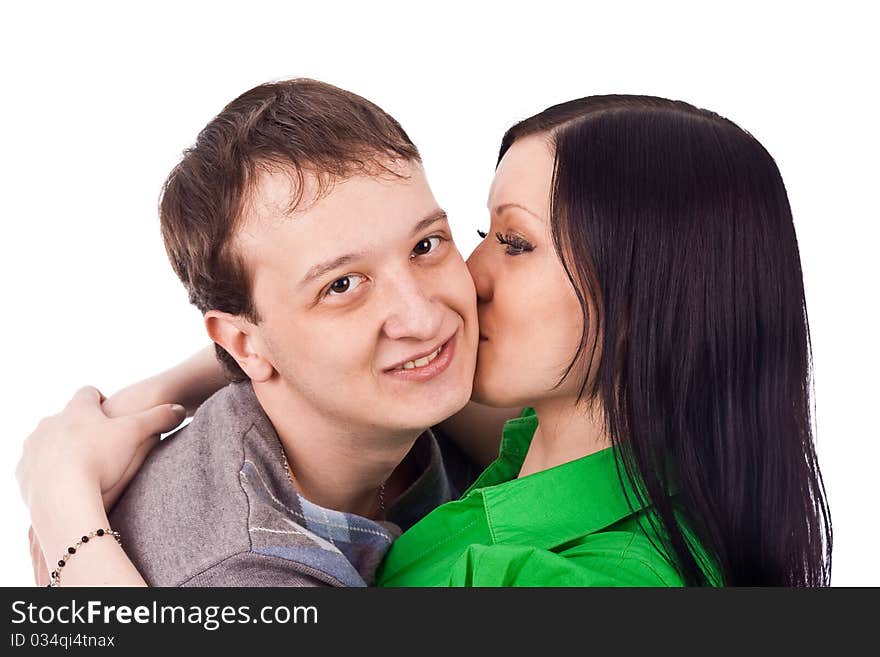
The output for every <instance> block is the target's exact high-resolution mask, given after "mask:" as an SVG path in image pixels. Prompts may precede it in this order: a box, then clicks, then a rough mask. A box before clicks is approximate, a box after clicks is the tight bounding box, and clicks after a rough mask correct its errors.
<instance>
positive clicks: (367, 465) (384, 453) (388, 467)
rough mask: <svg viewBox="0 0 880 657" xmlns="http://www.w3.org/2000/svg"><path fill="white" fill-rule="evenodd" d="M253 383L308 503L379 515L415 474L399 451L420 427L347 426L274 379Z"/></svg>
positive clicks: (406, 449)
mask: <svg viewBox="0 0 880 657" xmlns="http://www.w3.org/2000/svg"><path fill="white" fill-rule="evenodd" d="M253 387H254V393H255V395H256V397H257V400H258V401H259V403H260V406H262V408H263V411H264V412H265V413H266V415H267V416H268V418H269V421H270V422H271V423H272V425H273V426H274V427H275V431H276V433H277V434H278V437H279V439H280V440H281V444H282V446H283V449H284V452H285V454H286V457H287V461H288V463H289V466H290V474H291V480H292V482H291V484H292V485H295V486H296V488H297V490H298V491H299V493H300V494H301V495H302V496H303V497H305V498H306V499H307V500H309V501H310V502H312V503H313V504H317V505H318V506H322V507H325V508H328V509H334V510H336V511H343V512H346V513H354V514H357V515H361V516H365V517H369V518H379V517H381V516H382V515H383V513H382V506H384V507H388V506H390V504H391V503H392V502H393V501H394V500H395V499H396V497H397V496H398V495H399V494H400V493H401V492H403V491H404V490H405V489H406V488H408V486H409V484H410V483H412V481H413V480H414V479H415V477H416V476H417V474H418V473H417V472H416V471H415V468H414V467H413V464H412V463H411V462H410V461H411V459H405V457H406V456H407V454H408V453H409V451H410V450H411V449H412V446H413V444H414V443H415V441H416V439H417V438H418V437H419V435H420V434H421V433H422V432H421V431H419V430H415V431H401V432H397V433H395V432H391V431H388V430H382V429H380V428H377V427H366V426H353V425H352V424H350V423H346V422H343V421H341V420H340V419H338V418H334V417H332V416H328V415H324V414H321V413H319V412H317V411H316V410H315V409H314V407H313V406H311V405H310V404H308V403H307V402H306V401H305V400H303V399H302V397H301V396H299V395H297V394H296V393H295V392H294V391H291V390H290V389H289V387H287V385H286V384H285V383H284V382H283V381H280V380H274V379H273V380H272V381H270V382H265V383H254V384H253ZM278 458H279V460H281V459H282V458H283V457H282V455H281V453H280V452H279V454H278ZM382 498H384V499H382Z"/></svg>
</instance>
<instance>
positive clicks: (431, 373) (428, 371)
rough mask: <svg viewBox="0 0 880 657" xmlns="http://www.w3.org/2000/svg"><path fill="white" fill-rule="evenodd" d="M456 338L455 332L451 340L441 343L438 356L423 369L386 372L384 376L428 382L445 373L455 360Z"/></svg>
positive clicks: (415, 368)
mask: <svg viewBox="0 0 880 657" xmlns="http://www.w3.org/2000/svg"><path fill="white" fill-rule="evenodd" d="M456 338H458V331H456V332H455V333H454V334H453V336H452V337H451V338H449V339H448V340H447V341H446V342H444V343H443V345H442V346H443V348H442V349H441V350H440V354H439V355H438V356H437V358H435V359H434V360H432V361H431V362H430V363H428V364H427V365H425V366H424V367H414V368H413V369H411V370H386V371H385V374H387V375H388V376H393V377H394V378H395V379H400V380H402V381H416V382H421V381H429V380H430V379H433V378H434V377H436V376H439V375H440V374H442V373H443V372H445V371H446V368H448V367H449V364H450V363H451V362H452V359H453V358H455V343H456Z"/></svg>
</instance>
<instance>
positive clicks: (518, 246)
mask: <svg viewBox="0 0 880 657" xmlns="http://www.w3.org/2000/svg"><path fill="white" fill-rule="evenodd" d="M495 239H497V240H498V243H499V244H505V245H507V253H508V255H520V254H521V253H527V252H529V251H534V250H535V247H534V246H533V245H532V244H531V243H530V242H528V241H526V240H524V239H523V238H522V237H520V236H519V235H502V234H501V233H500V232H498V233H495Z"/></svg>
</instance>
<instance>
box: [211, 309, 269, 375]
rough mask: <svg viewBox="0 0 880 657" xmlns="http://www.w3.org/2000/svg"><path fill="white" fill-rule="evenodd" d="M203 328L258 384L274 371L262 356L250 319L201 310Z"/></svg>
mask: <svg viewBox="0 0 880 657" xmlns="http://www.w3.org/2000/svg"><path fill="white" fill-rule="evenodd" d="M205 328H206V329H207V330H208V335H209V336H210V337H211V339H212V340H213V341H214V342H216V343H217V344H219V345H220V346H221V347H223V348H224V349H225V350H226V351H227V352H229V355H230V356H232V357H233V358H234V359H235V362H236V363H238V366H239V367H240V368H241V369H242V370H244V373H245V374H247V375H248V378H249V379H251V380H252V381H254V382H256V383H262V382H264V381H267V380H269V378H271V376H272V375H273V374H274V373H275V367H274V366H273V365H272V363H271V362H269V360H267V358H266V356H265V355H264V349H263V343H262V340H260V336H259V333H258V331H257V327H256V326H254V325H253V324H252V323H251V322H249V321H247V320H246V319H243V318H242V317H240V316H238V315H230V314H229V313H225V312H222V311H220V310H209V311H208V312H206V313H205Z"/></svg>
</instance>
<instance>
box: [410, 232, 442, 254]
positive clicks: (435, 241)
mask: <svg viewBox="0 0 880 657" xmlns="http://www.w3.org/2000/svg"><path fill="white" fill-rule="evenodd" d="M439 245H440V238H439V237H436V236H435V237H426V238H425V239H423V240H419V243H418V244H416V245H415V246H414V247H413V250H412V252H413V255H414V256H418V255H425V254H427V253H430V252H431V251H433V250H434V249H436V248H437V247H438V246H439Z"/></svg>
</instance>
